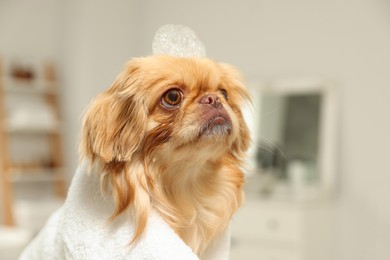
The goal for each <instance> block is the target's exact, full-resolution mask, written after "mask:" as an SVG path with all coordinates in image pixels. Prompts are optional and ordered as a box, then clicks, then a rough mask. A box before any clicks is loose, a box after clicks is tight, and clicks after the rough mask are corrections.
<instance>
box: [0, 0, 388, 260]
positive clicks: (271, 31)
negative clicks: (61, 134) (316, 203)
mask: <svg viewBox="0 0 390 260" xmlns="http://www.w3.org/2000/svg"><path fill="white" fill-rule="evenodd" d="M30 2H32V1H27V0H24V1H22V0H20V1H18V2H17V3H16V1H10V0H4V1H2V2H1V3H0V52H1V51H7V50H11V52H13V53H21V54H25V53H26V54H27V55H30V54H31V53H33V54H34V55H38V54H39V55H47V56H56V57H58V60H59V62H60V64H61V68H62V72H63V76H64V89H63V93H64V99H63V101H64V108H66V110H65V122H66V127H65V129H66V133H67V136H66V149H67V150H66V155H67V159H68V164H69V165H70V168H74V167H75V166H76V164H77V156H76V152H75V151H76V146H77V141H78V135H79V129H80V118H81V117H80V114H81V112H82V111H83V109H84V108H85V106H86V105H87V103H88V102H89V100H90V98H91V97H92V96H94V95H95V94H96V93H97V92H99V91H101V90H102V89H104V88H105V87H107V86H108V85H109V84H110V82H111V81H112V80H113V78H114V76H115V75H116V74H117V73H118V72H119V70H120V68H121V66H122V64H123V63H124V61H125V60H126V59H128V58H130V57H132V56H133V55H147V54H149V53H150V45H151V40H152V38H153V34H154V32H155V30H156V29H157V28H158V27H159V26H160V25H162V24H165V23H180V24H186V25H189V26H190V27H192V28H193V29H194V30H195V31H196V32H197V34H198V35H199V36H200V38H201V39H202V40H203V42H204V43H205V45H206V47H207V53H208V55H209V56H210V57H211V58H215V59H217V60H221V61H226V62H229V63H231V64H234V65H236V66H237V67H239V68H240V69H241V70H242V71H243V72H244V74H245V76H246V77H247V78H248V80H256V79H269V78H275V77H283V76H323V77H328V78H332V79H335V80H336V81H338V82H339V86H340V94H341V97H342V108H341V111H340V117H341V122H340V123H341V125H340V142H339V161H340V165H339V173H340V234H341V237H340V241H339V242H340V247H339V249H340V251H339V252H338V254H339V256H340V257H339V259H340V260H352V259H353V260H355V259H357V260H359V259H376V260H377V259H378V260H381V259H388V258H389V256H390V247H389V246H388V245H389V244H390V206H389V205H390V204H389V202H388V198H390V164H389V163H388V156H389V152H388V149H389V147H390V135H389V133H390V119H389V111H390V102H389V101H388V99H389V97H390V30H389V29H390V6H389V2H388V1H386V0H354V1H353V0H343V1H340V0H328V1H309V0H296V1H282V0H276V1H275V0H273V1H271V0H268V1H267V0H259V1H255V0H243V1H234V2H233V1H224V0H215V1H206V0H199V1H180V0H166V1H157V0H144V1H125V0H120V1H111V2H108V1H102V0H97V1H92V0H82V1H58V0H57V1H49V0H36V1H34V4H32V3H30ZM64 2H65V3H64ZM42 5H44V6H45V7H44V8H43V7H42ZM24 19H27V21H28V22H27V23H23V24H21V23H18V22H17V21H22V20H23V21H24ZM15 21H16V22H15ZM13 28H15V29H16V30H15V29H13ZM18 30H20V31H21V32H23V33H17V34H16V36H15V34H14V32H13V31H18ZM59 32H61V33H59ZM28 41H29V42H28ZM27 43H28V44H27Z"/></svg>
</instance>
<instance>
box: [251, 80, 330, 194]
mask: <svg viewBox="0 0 390 260" xmlns="http://www.w3.org/2000/svg"><path fill="white" fill-rule="evenodd" d="M250 90H251V91H252V93H253V96H254V113H252V114H253V115H252V119H250V120H249V121H250V123H249V125H250V127H251V129H252V136H253V141H254V143H255V145H254V147H252V150H251V157H252V166H253V171H252V172H251V174H250V176H251V177H250V180H249V181H248V184H249V185H248V186H249V188H251V189H252V190H253V191H254V192H256V193H260V194H262V195H267V196H270V195H272V196H289V197H296V198H312V197H316V196H323V195H325V194H330V193H332V192H333V190H334V189H335V176H336V172H335V167H336V166H335V164H336V161H335V158H336V156H335V155H336V152H337V151H336V149H335V148H336V140H335V130H336V112H337V102H336V95H335V89H334V84H331V83H330V82H328V81H323V80H313V79H305V80H302V79H300V80H278V81H270V82H267V83H263V84H252V85H251V86H250Z"/></svg>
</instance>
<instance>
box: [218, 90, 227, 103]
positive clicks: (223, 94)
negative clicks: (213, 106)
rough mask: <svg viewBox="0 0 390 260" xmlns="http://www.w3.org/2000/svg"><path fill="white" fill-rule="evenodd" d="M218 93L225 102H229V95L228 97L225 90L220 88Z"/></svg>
mask: <svg viewBox="0 0 390 260" xmlns="http://www.w3.org/2000/svg"><path fill="white" fill-rule="evenodd" d="M219 92H221V94H222V96H223V97H224V98H225V99H226V101H227V100H229V95H228V93H227V91H226V89H223V88H222V89H220V90H219Z"/></svg>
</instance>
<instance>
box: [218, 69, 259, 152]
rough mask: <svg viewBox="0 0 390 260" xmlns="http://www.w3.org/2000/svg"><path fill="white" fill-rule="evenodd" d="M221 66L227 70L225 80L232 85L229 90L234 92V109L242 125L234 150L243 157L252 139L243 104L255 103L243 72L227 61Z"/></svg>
mask: <svg viewBox="0 0 390 260" xmlns="http://www.w3.org/2000/svg"><path fill="white" fill-rule="evenodd" d="M220 66H221V67H222V68H223V70H224V72H225V73H224V76H223V81H224V82H225V84H227V85H229V86H230V89H229V90H230V91H232V92H233V93H232V95H231V97H232V99H233V98H234V101H233V102H234V105H233V106H232V109H233V111H234V112H235V113H236V115H237V117H238V122H239V126H240V129H239V136H238V138H237V139H236V140H235V141H234V143H233V146H232V150H233V152H234V153H235V154H236V155H238V156H239V157H242V156H243V155H244V154H245V152H246V151H247V150H248V148H249V144H250V141H251V138H250V132H249V129H248V126H247V124H246V122H245V120H244V116H243V113H242V106H243V105H244V104H245V103H247V104H248V105H251V104H252V105H253V102H252V97H251V95H250V93H249V92H248V90H247V88H246V87H245V85H244V83H243V82H244V81H243V78H242V75H241V73H240V72H239V71H238V70H237V69H236V68H234V67H232V66H231V65H228V64H225V63H220Z"/></svg>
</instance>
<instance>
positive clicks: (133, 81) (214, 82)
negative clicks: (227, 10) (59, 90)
mask: <svg viewBox="0 0 390 260" xmlns="http://www.w3.org/2000/svg"><path fill="white" fill-rule="evenodd" d="M172 89H173V90H175V91H176V92H175V93H176V96H175V95H174V94H171V96H168V93H169V91H170V90H172ZM177 93H179V94H180V95H179V96H178V95H177ZM171 99H172V100H171ZM249 99H250V98H249V94H248V92H247V90H246V89H245V87H244V86H243V84H242V81H241V78H240V75H239V73H238V72H237V71H236V70H235V69H233V68H232V67H230V66H228V65H225V64H221V63H217V62H214V61H211V60H209V59H206V58H177V57H170V56H151V57H145V58H137V59H133V60H131V61H130V62H129V63H128V64H127V65H126V67H125V69H124V71H123V72H122V73H121V74H119V76H118V77H117V79H116V80H115V81H114V83H113V85H112V86H111V87H110V88H109V89H107V90H106V91H105V92H103V93H102V94H100V95H99V96H97V98H96V99H95V100H94V101H93V102H92V103H91V105H90V107H89V109H88V111H87V113H86V115H85V118H84V122H83V131H82V140H81V146H80V149H81V155H82V158H83V159H87V160H89V162H90V163H91V164H98V165H99V166H100V167H101V168H102V169H103V172H104V174H103V176H102V180H103V181H102V187H103V188H104V189H105V190H106V191H108V192H111V193H112V196H113V198H114V200H115V203H116V204H115V212H113V215H112V218H113V219H115V217H117V216H118V215H120V214H122V213H124V212H129V213H131V214H130V215H131V216H132V218H133V221H134V222H135V223H136V224H137V231H136V234H135V236H134V237H133V240H132V241H133V242H136V241H137V239H139V238H140V236H141V235H142V233H143V231H144V229H145V227H146V225H147V216H148V214H149V213H150V211H151V209H155V210H157V212H159V214H160V215H161V216H162V217H163V219H164V220H165V221H166V222H167V223H168V224H169V225H170V226H171V227H172V228H173V229H174V230H175V231H176V232H177V234H178V235H179V236H180V237H181V238H182V239H183V240H184V241H185V243H186V244H187V245H189V246H190V247H191V248H192V249H193V251H194V252H195V253H197V254H198V255H199V256H200V257H201V256H202V253H203V252H204V251H205V250H206V249H207V247H208V245H209V244H210V242H211V241H212V240H213V238H215V237H216V236H217V235H218V234H220V233H221V232H223V231H224V229H225V228H226V227H227V225H228V223H229V221H230V218H231V216H232V214H233V213H234V212H235V211H236V209H237V208H238V207H239V206H240V204H241V201H242V186H243V183H244V177H243V174H242V172H241V170H240V169H241V167H242V160H243V158H244V156H245V151H246V150H247V148H248V144H249V132H248V129H247V126H246V124H245V122H244V120H243V116H242V113H241V110H240V107H241V105H242V103H243V102H244V101H247V100H249ZM166 100H168V102H171V101H172V103H173V105H172V106H168V105H169V104H168V105H167V104H166ZM129 239H130V238H129Z"/></svg>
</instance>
